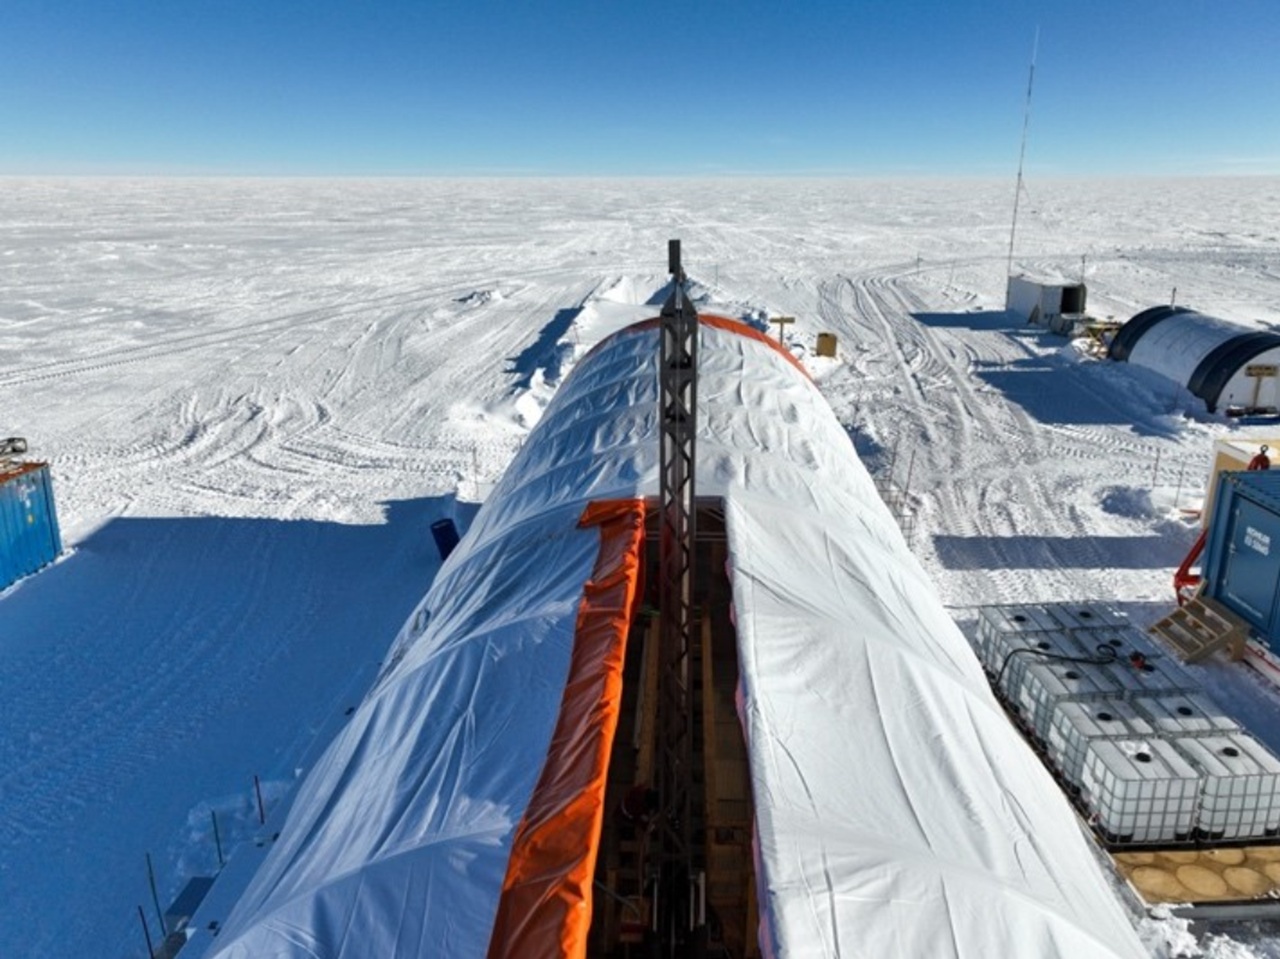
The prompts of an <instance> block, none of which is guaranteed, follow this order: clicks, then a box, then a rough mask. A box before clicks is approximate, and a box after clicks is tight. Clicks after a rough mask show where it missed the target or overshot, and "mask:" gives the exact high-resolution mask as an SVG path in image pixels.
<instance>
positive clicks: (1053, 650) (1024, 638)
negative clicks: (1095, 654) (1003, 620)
mask: <svg viewBox="0 0 1280 959" xmlns="http://www.w3.org/2000/svg"><path fill="white" fill-rule="evenodd" d="M990 651H991V654H992V664H991V671H992V673H993V674H994V676H995V679H996V682H997V685H998V686H999V688H1000V691H1001V693H1003V694H1004V697H1005V698H1006V699H1007V700H1008V701H1009V702H1011V703H1014V704H1017V703H1018V702H1019V697H1020V695H1021V692H1022V684H1023V682H1024V681H1025V679H1026V675H1027V669H1028V667H1030V666H1032V665H1034V664H1036V663H1069V662H1070V661H1071V660H1078V659H1083V658H1084V657H1085V656H1086V653H1085V651H1084V650H1083V649H1082V648H1081V647H1080V644H1079V643H1077V642H1076V641H1075V640H1074V639H1072V638H1071V635H1070V634H1069V633H1067V632H1065V631H1064V630H1056V631H1054V632H1047V631H1046V632H1041V633H1019V634H1014V633H1006V634H1004V635H1003V636H1000V637H998V638H997V639H996V640H995V642H993V643H992V644H991V647H990ZM1061 657H1067V658H1066V659H1063V658H1061Z"/></svg>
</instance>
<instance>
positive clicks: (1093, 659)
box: [995, 643, 1120, 686]
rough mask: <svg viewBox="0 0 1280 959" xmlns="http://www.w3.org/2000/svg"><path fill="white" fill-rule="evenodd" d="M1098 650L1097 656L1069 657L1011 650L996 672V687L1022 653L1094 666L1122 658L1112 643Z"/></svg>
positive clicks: (1031, 650)
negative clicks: (1012, 662)
mask: <svg viewBox="0 0 1280 959" xmlns="http://www.w3.org/2000/svg"><path fill="white" fill-rule="evenodd" d="M1096 649H1097V653H1098V655H1097V656H1068V655H1066V654H1065V653H1051V652H1048V651H1046V650H1043V649H1034V648H1032V647H1030V646H1027V647H1024V648H1023V649H1014V650H1011V651H1010V652H1008V653H1007V654H1006V655H1005V657H1004V660H1003V661H1002V662H1001V663H1000V669H999V670H998V671H997V672H996V678H995V685H997V686H999V685H1000V680H1001V679H1002V678H1003V677H1004V671H1005V670H1006V669H1008V668H1009V663H1010V662H1011V661H1012V660H1013V657H1015V656H1017V655H1019V654H1020V653H1026V654H1027V655H1029V656H1040V657H1042V658H1044V659H1058V660H1062V661H1063V662H1066V663H1090V664H1092V665H1094V666H1105V665H1107V664H1108V663H1114V662H1115V661H1116V660H1117V659H1119V658H1120V656H1119V655H1118V654H1117V653H1116V648H1115V647H1114V646H1112V645H1111V644H1110V643H1099V644H1098V645H1097V647H1096Z"/></svg>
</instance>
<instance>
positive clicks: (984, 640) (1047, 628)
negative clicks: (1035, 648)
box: [977, 605, 1062, 673]
mask: <svg viewBox="0 0 1280 959" xmlns="http://www.w3.org/2000/svg"><path fill="white" fill-rule="evenodd" d="M1061 628H1062V624H1061V623H1060V622H1059V621H1058V620H1057V619H1056V618H1054V616H1053V615H1052V614H1051V613H1050V612H1049V609H1048V607H1045V606H1036V605H1017V606H984V607H982V609H980V610H978V630H977V650H978V659H980V660H981V661H982V665H983V666H984V667H986V669H987V670H988V672H992V673H994V672H995V671H996V670H997V669H999V665H998V664H997V665H996V666H992V661H993V660H994V659H995V658H996V657H995V656H994V654H993V653H992V652H991V647H992V645H993V644H995V643H997V642H999V641H1000V638H1001V637H1004V636H1020V635H1025V634H1030V633H1043V632H1052V631H1054V630H1060V629H1061Z"/></svg>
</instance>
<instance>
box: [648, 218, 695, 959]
mask: <svg viewBox="0 0 1280 959" xmlns="http://www.w3.org/2000/svg"><path fill="white" fill-rule="evenodd" d="M668 265H669V269H670V272H671V275H672V291H671V295H670V296H669V297H668V298H667V301H666V303H664V304H663V307H662V315H661V321H660V322H661V331H662V336H661V347H660V350H661V352H660V361H659V380H660V384H659V398H658V403H659V407H658V415H659V428H660V431H661V452H660V457H661V459H660V471H661V476H660V486H659V497H660V506H659V508H660V510H661V518H660V523H661V535H660V539H659V579H660V585H659V602H660V640H659V645H660V653H659V661H660V672H659V690H658V722H657V726H658V762H657V787H658V803H659V816H658V817H657V830H658V832H657V836H656V837H655V838H656V840H657V843H658V848H657V850H655V851H656V853H657V855H656V857H655V859H656V862H655V863H654V864H655V865H656V866H657V873H656V875H655V876H654V880H655V882H657V883H658V888H657V889H655V890H654V899H655V906H656V908H655V909H654V916H653V921H654V931H655V932H656V933H657V934H658V937H659V939H660V940H662V941H664V942H665V943H666V944H667V945H668V946H669V947H671V948H672V949H676V948H680V947H681V946H687V947H690V948H693V949H696V948H697V947H696V943H697V942H698V940H699V939H700V938H701V934H703V933H704V932H705V925H706V906H705V890H704V887H703V883H704V878H703V871H702V862H701V859H702V858H703V857H702V856H701V855H699V851H698V849H697V847H696V845H695V830H694V817H695V815H697V812H698V810H697V804H696V802H695V796H694V788H695V769H694V763H695V757H694V746H695V735H694V714H695V703H694V677H695V675H697V669H698V660H697V657H696V656H695V652H696V636H695V633H696V629H697V625H696V623H695V615H694V608H693V595H694V592H693V591H694V573H695V565H694V542H695V538H696V529H695V516H696V502H695V491H694V467H695V462H696V434H697V403H698V352H697V350H698V314H697V312H696V310H695V309H694V307H693V304H692V303H691V302H690V301H689V298H688V296H687V294H686V292H685V289H684V284H685V274H684V269H683V267H682V266H681V263H680V241H679V240H671V241H670V242H669V244H668ZM682 951H683V950H682ZM673 954H674V953H673Z"/></svg>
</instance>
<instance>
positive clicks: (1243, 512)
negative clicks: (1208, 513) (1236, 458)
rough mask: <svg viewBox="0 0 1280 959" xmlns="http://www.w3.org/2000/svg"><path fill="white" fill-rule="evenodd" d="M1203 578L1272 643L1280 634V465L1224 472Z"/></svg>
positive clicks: (1215, 595) (1211, 593)
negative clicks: (1265, 468) (1277, 467)
mask: <svg viewBox="0 0 1280 959" xmlns="http://www.w3.org/2000/svg"><path fill="white" fill-rule="evenodd" d="M1204 582H1205V592H1206V593H1207V594H1208V595H1209V596H1210V597H1212V598H1213V599H1216V600H1218V601H1219V602H1220V603H1222V604H1223V605H1224V606H1226V607H1227V608H1228V609H1231V610H1232V611H1234V612H1235V613H1236V614H1237V615H1239V616H1240V617H1241V618H1242V619H1244V620H1246V621H1247V622H1249V623H1250V624H1251V625H1252V626H1253V627H1254V629H1256V630H1257V632H1258V635H1259V636H1260V637H1261V638H1262V639H1264V640H1266V641H1267V642H1268V644H1270V642H1271V640H1272V639H1273V638H1280V603H1278V602H1277V596H1278V595H1280V469H1276V470H1255V471H1251V472H1242V473H1222V474H1220V476H1219V479H1218V492H1217V495H1216V496H1215V498H1214V504H1213V516H1212V517H1210V521H1209V537H1208V540H1207V542H1206V544H1205V557H1204Z"/></svg>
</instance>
